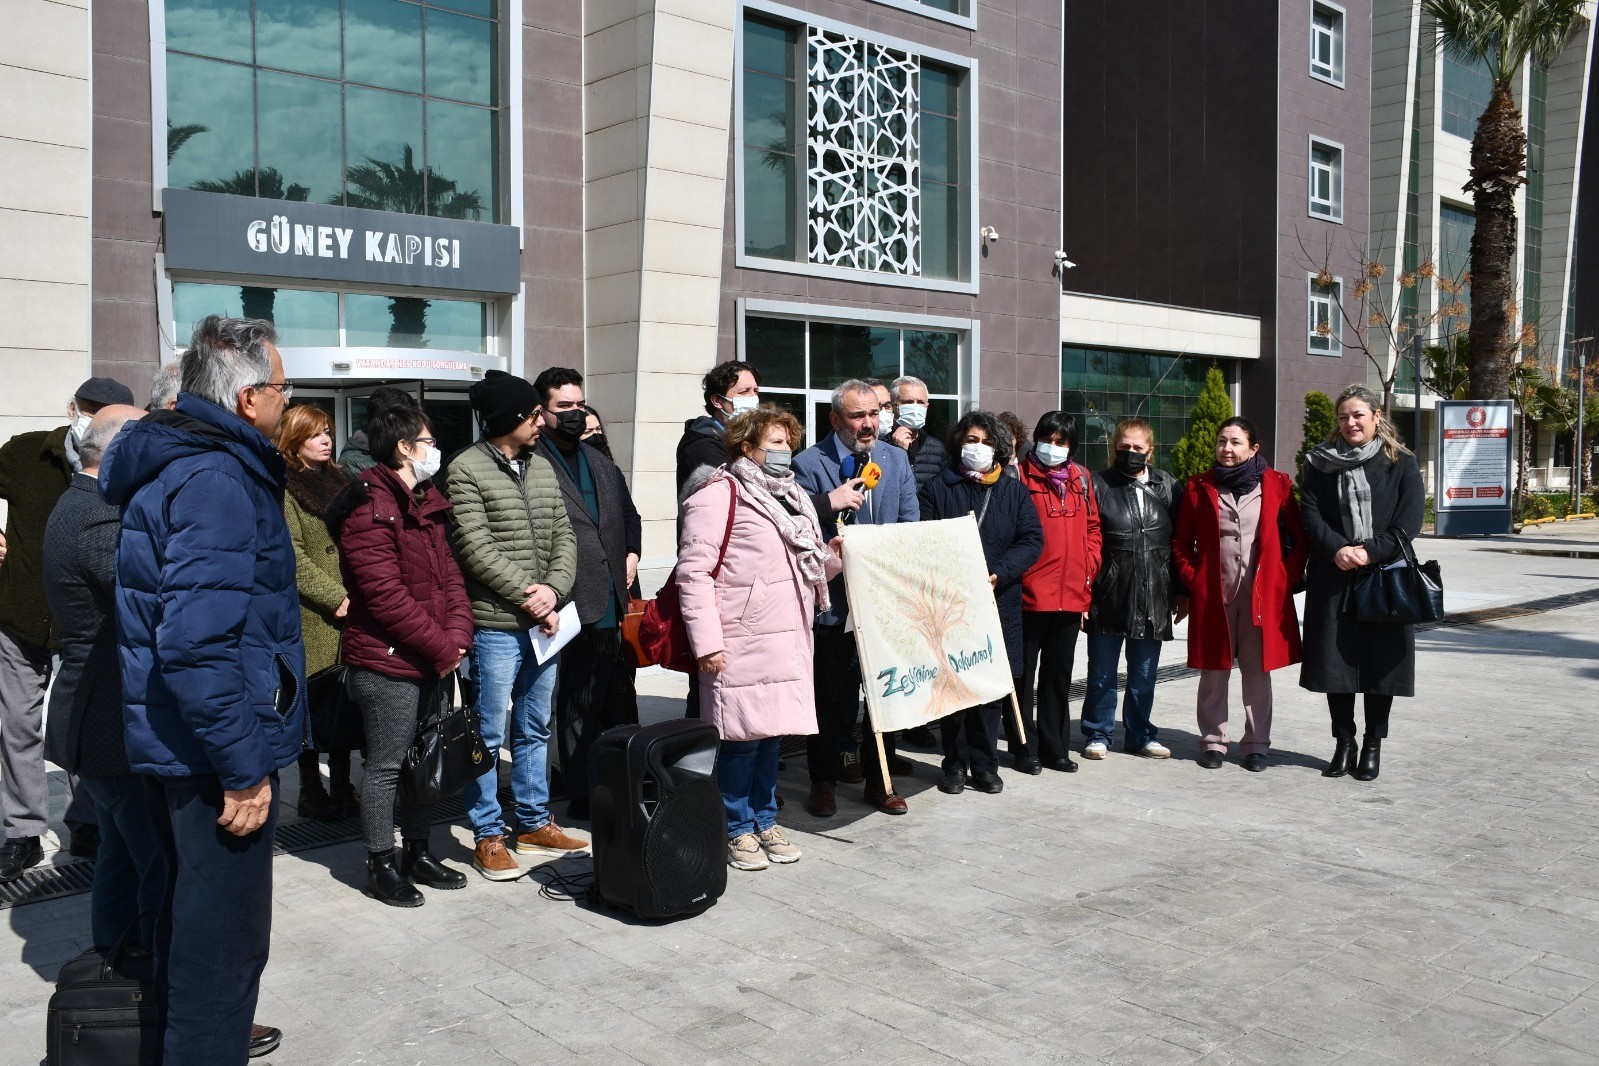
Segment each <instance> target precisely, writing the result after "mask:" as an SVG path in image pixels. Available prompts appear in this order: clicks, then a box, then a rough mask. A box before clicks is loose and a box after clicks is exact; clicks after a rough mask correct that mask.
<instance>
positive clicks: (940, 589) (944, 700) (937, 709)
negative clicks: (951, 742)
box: [908, 573, 972, 721]
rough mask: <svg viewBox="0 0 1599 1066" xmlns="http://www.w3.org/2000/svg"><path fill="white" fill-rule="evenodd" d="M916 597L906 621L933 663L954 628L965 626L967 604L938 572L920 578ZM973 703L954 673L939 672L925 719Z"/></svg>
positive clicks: (943, 714) (969, 694) (940, 654)
mask: <svg viewBox="0 0 1599 1066" xmlns="http://www.w3.org/2000/svg"><path fill="white" fill-rule="evenodd" d="M916 592H917V595H916V598H915V599H913V600H912V601H911V613H910V617H909V619H908V620H909V622H910V624H911V628H912V629H914V630H915V631H916V632H917V634H918V635H920V636H921V638H922V639H923V640H924V641H926V642H927V647H928V650H930V651H931V652H932V653H933V659H934V661H935V662H936V661H940V660H942V659H943V657H944V648H945V647H946V646H947V645H948V643H949V635H950V634H951V633H953V632H954V631H955V629H956V628H957V627H960V626H964V625H966V624H967V617H966V603H965V601H964V600H962V599H961V596H960V592H959V590H958V589H956V587H955V586H954V585H953V584H952V583H951V582H949V581H947V580H945V579H944V578H942V577H940V576H939V575H938V574H937V573H927V574H923V575H921V577H920V579H919V580H918V581H917V583H916ZM971 703H972V690H971V689H970V688H968V687H967V685H966V682H964V681H962V680H961V677H960V675H959V674H958V673H956V672H955V671H954V670H940V671H939V672H938V676H937V677H935V678H934V679H933V695H932V700H931V702H930V703H929V704H928V709H927V718H928V720H929V721H933V720H936V719H939V718H942V717H944V716H945V715H946V714H950V713H951V712H953V711H956V710H959V709H960V708H962V707H968V706H970V705H971Z"/></svg>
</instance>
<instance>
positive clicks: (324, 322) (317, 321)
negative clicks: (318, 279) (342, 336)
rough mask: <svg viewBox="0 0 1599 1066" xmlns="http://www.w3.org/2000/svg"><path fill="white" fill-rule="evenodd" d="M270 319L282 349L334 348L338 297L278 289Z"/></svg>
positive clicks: (324, 293) (331, 293) (334, 294)
mask: <svg viewBox="0 0 1599 1066" xmlns="http://www.w3.org/2000/svg"><path fill="white" fill-rule="evenodd" d="M268 291H271V290H268ZM271 320H272V322H273V324H274V325H276V326H277V328H278V346H279V347H281V348H336V347H338V344H339V294H338V293H336V292H312V291H309V290H306V289H278V290H277V294H276V297H275V299H274V300H273V306H272V315H271Z"/></svg>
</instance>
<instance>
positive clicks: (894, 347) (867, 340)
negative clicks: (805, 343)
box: [810, 322, 899, 389]
mask: <svg viewBox="0 0 1599 1066" xmlns="http://www.w3.org/2000/svg"><path fill="white" fill-rule="evenodd" d="M810 333H811V387H812V388H822V389H835V388H837V387H838V386H840V385H842V384H843V383H844V382H846V381H848V380H849V379H850V378H882V379H883V380H884V381H888V380H890V379H892V378H894V377H895V376H896V375H897V372H898V370H899V330H897V329H884V328H882V327H879V326H866V325H858V324H855V323H849V324H844V323H834V322H812V323H811V329H810Z"/></svg>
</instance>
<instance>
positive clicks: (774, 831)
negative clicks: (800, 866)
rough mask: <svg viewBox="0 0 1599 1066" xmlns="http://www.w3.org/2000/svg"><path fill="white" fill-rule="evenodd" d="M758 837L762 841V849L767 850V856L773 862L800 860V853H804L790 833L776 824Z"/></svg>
mask: <svg viewBox="0 0 1599 1066" xmlns="http://www.w3.org/2000/svg"><path fill="white" fill-rule="evenodd" d="M756 839H757V840H759V841H760V842H761V850H762V851H764V852H766V857H767V858H768V859H769V860H771V861H772V862H776V863H784V862H799V860H800V855H802V854H803V852H801V851H800V849H799V845H798V844H796V843H794V842H793V841H792V840H790V839H789V838H788V834H786V833H784V832H783V830H782V829H781V828H779V827H778V826H775V825H774V826H772V828H770V829H768V830H767V831H766V832H764V833H761V834H759V835H758V836H757V837H756Z"/></svg>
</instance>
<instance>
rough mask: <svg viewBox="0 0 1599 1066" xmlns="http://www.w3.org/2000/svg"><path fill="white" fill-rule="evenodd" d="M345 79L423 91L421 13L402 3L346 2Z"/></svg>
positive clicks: (384, 0) (377, 0)
mask: <svg viewBox="0 0 1599 1066" xmlns="http://www.w3.org/2000/svg"><path fill="white" fill-rule="evenodd" d="M344 77H345V78H346V79H347V80H349V81H358V82H361V83H362V84H364V85H378V86H382V87H383V88H385V89H400V90H402V91H405V92H413V93H419V92H421V91H422V9H421V8H420V7H418V6H417V5H415V4H406V3H400V2H399V0H344Z"/></svg>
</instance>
